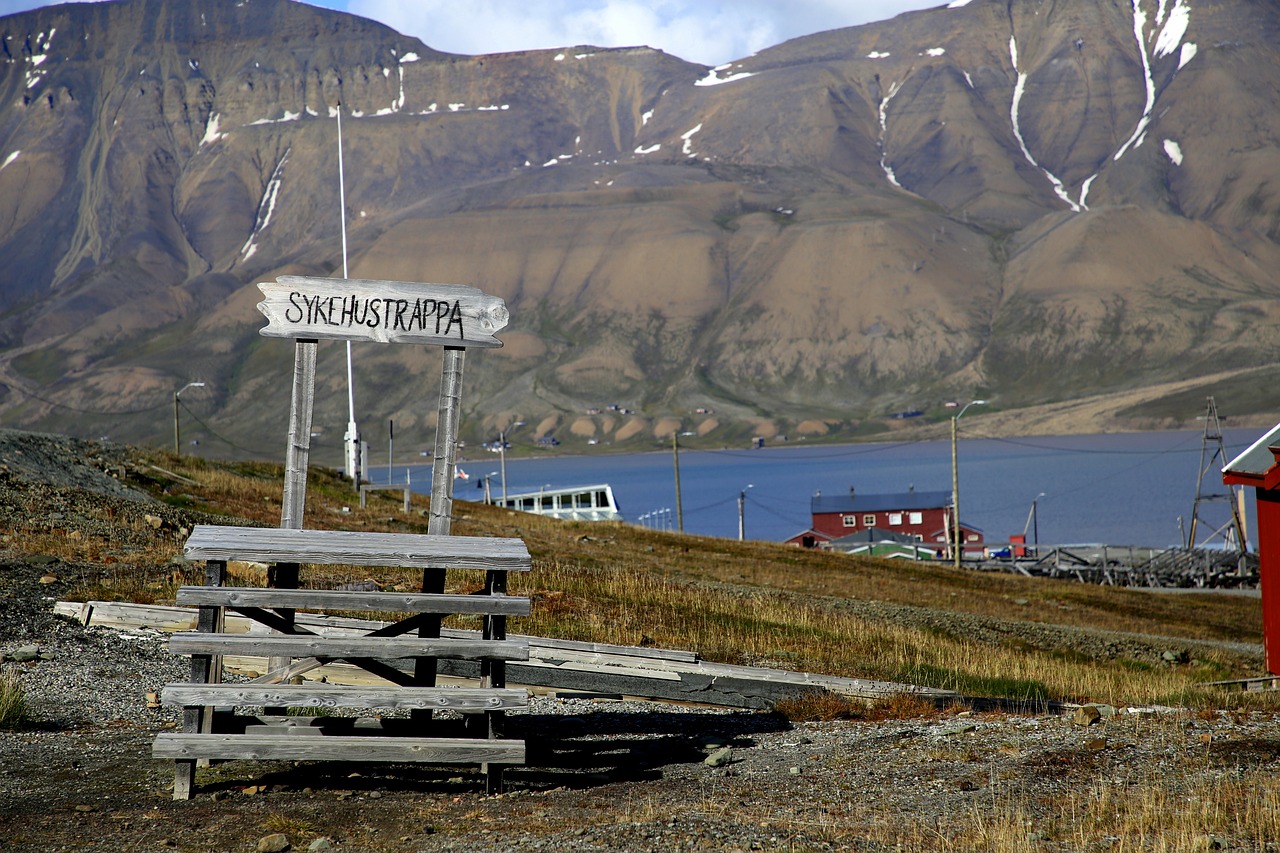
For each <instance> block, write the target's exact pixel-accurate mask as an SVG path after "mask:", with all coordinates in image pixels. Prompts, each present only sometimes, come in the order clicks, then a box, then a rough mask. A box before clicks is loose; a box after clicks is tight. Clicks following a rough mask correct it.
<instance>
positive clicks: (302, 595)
mask: <svg viewBox="0 0 1280 853" xmlns="http://www.w3.org/2000/svg"><path fill="white" fill-rule="evenodd" d="M176 600H177V602H178V603H179V604H204V605H217V606H221V607H232V608H236V607H291V608H294V609H298V610H379V611H383V612H390V613H466V614H492V615H503V616H528V615H529V599H528V598H524V597H521V596H514V595H445V594H440V595H426V594H423V593H418V592H346V591H344V590H334V589H290V590H283V589H261V588H258V587H207V586H184V587H179V588H178V594H177V599H176ZM367 624H369V625H370V626H371V628H373V627H377V624H378V623H372V622H370V623H367Z"/></svg>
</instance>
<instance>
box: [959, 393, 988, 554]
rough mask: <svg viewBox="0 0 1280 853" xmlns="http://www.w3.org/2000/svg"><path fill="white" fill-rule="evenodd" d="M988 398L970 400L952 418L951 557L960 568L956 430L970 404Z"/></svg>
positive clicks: (961, 543) (981, 403)
mask: <svg viewBox="0 0 1280 853" xmlns="http://www.w3.org/2000/svg"><path fill="white" fill-rule="evenodd" d="M986 404H987V401H986V400H970V401H969V402H968V403H965V404H964V408H963V409H961V410H960V413H959V414H958V415H956V416H955V417H953V418H952V419H951V525H952V530H953V534H954V535H953V536H952V539H951V541H952V545H953V547H952V549H951V557H952V563H953V565H954V566H955V567H956V568H957V569H958V568H960V552H961V550H962V549H963V548H964V543H963V542H962V541H961V538H960V466H959V464H958V461H957V456H956V430H957V424H959V422H960V419H961V418H962V417H964V413H965V412H967V411H969V407H970V406H985V405H986Z"/></svg>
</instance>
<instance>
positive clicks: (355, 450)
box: [338, 101, 360, 489]
mask: <svg viewBox="0 0 1280 853" xmlns="http://www.w3.org/2000/svg"><path fill="white" fill-rule="evenodd" d="M338 212H339V216H338V219H339V221H340V222H341V223H342V277H343V278H351V274H350V272H349V271H348V269H347V179H346V175H345V173H344V172H343V168H342V102H341V101H339V102H338ZM353 373H354V369H353V367H352V363H351V341H347V434H346V435H345V436H343V437H344V438H345V439H346V448H345V450H346V464H347V473H348V474H350V475H351V482H352V483H354V484H355V486H356V488H357V489H358V488H359V487H360V427H358V426H357V425H356V391H355V381H354V377H353Z"/></svg>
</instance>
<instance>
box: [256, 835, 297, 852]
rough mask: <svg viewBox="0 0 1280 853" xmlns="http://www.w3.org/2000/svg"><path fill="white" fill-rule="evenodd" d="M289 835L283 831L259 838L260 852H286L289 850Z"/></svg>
mask: <svg viewBox="0 0 1280 853" xmlns="http://www.w3.org/2000/svg"><path fill="white" fill-rule="evenodd" d="M289 847H290V845H289V836H287V835H285V834H284V833H283V832H273V833H271V834H270V835H264V836H262V837H261V838H259V839H258V848H257V849H258V853H284V851H286V850H288V849H289Z"/></svg>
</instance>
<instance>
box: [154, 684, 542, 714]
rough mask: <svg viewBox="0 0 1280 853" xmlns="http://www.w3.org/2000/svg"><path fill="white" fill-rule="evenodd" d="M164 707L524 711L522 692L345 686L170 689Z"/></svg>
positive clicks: (193, 686) (166, 690) (185, 686)
mask: <svg viewBox="0 0 1280 853" xmlns="http://www.w3.org/2000/svg"><path fill="white" fill-rule="evenodd" d="M161 701H163V702H164V704H166V705H183V706H186V705H222V706H226V705H232V706H240V705H263V706H280V707H290V708H388V709H396V710H401V709H412V708H436V709H447V710H452V711H465V712H472V711H505V710H514V709H518V708H525V707H528V704H529V693H528V691H526V690H515V689H509V690H498V689H493V688H484V689H471V688H458V687H344V686H338V685H333V684H169V685H166V686H165V688H164V691H163V692H162V694H161Z"/></svg>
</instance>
